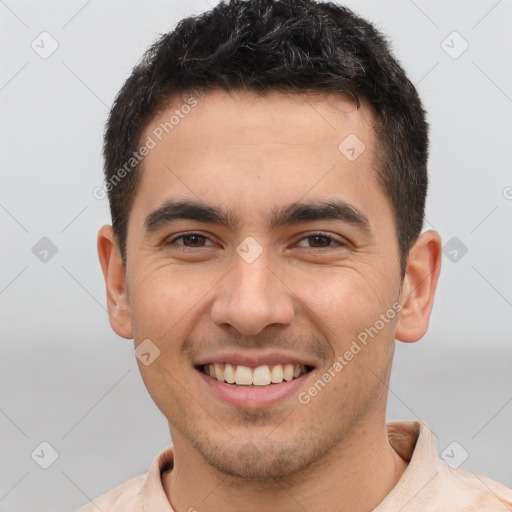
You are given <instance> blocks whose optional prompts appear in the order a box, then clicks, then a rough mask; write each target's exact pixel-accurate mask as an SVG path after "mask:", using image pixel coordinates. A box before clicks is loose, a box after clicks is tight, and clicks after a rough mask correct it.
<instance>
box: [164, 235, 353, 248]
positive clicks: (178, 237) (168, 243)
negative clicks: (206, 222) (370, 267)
mask: <svg viewBox="0 0 512 512" xmlns="http://www.w3.org/2000/svg"><path fill="white" fill-rule="evenodd" d="M190 236H197V237H199V238H202V239H205V240H209V238H208V237H207V236H205V235H202V234H201V233H197V232H195V231H190V232H187V233H182V234H181V235H179V236H176V237H174V238H173V239H172V240H168V241H166V242H165V245H166V246H168V245H171V244H173V243H175V242H176V241H177V240H179V239H180V238H182V239H184V238H186V237H190ZM317 236H318V237H323V238H326V239H328V240H330V241H331V242H334V243H336V244H337V245H338V246H339V247H342V248H343V247H348V243H347V242H344V241H340V240H336V239H335V238H334V237H332V236H330V235H329V234H327V233H324V232H322V231H314V232H312V233H308V234H307V235H305V236H303V237H302V238H300V239H299V242H301V241H302V240H305V239H308V238H314V237H317ZM178 245H182V247H183V249H181V250H187V249H202V248H203V247H204V246H201V247H189V246H186V245H184V244H178ZM335 247H336V246H334V245H329V246H327V247H306V249H313V250H314V249H320V250H323V251H325V250H329V249H333V248H335Z"/></svg>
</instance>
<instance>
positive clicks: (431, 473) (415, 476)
mask: <svg viewBox="0 0 512 512" xmlns="http://www.w3.org/2000/svg"><path fill="white" fill-rule="evenodd" d="M387 430H388V438H389V442H390V443H391V445H392V446H393V448H394V449H395V450H396V451H397V452H398V454H399V455H400V456H401V457H402V458H403V459H404V460H407V461H409V465H408V467H407V469H406V470H405V472H404V473H403V475H402V477H401V478H400V480H399V481H398V483H397V484H396V486H395V487H394V488H393V490H392V491H391V492H390V493H389V494H388V495H387V496H386V497H385V498H384V500H383V501H382V502H381V503H380V505H379V506H378V507H377V508H375V509H374V511H373V512H391V511H393V512H399V511H400V512H419V511H421V512H477V511H478V512H480V511H492V512H501V511H503V512H511V511H512V489H509V488H508V487H505V486H504V485H502V484H500V483H498V482H495V481H493V480H490V479H489V478H486V477H483V476H479V475H475V474H474V473H470V472H468V471H463V470H461V469H454V468H452V467H451V466H450V465H448V464H447V463H446V462H444V461H443V460H441V459H440V458H439V456H438V452H437V446H436V442H435V440H434V437H433V435H432V431H431V430H430V428H429V426H428V425H427V424H426V423H425V422H423V421H395V422H391V423H388V424H387ZM173 457H174V452H173V449H172V447H170V448H166V449H165V450H162V451H161V452H160V453H159V454H158V455H157V456H156V457H155V458H154V459H153V462H152V463H151V466H150V468H149V472H148V473H146V474H144V475H141V476H138V477H135V478H132V479H131V480H128V481H127V482H125V483H123V484H121V485H119V486H118V487H115V488H114V489H112V490H111V491H108V492H106V493H105V494H102V495H101V496H99V497H98V498H96V499H95V500H93V501H92V502H91V503H89V504H87V505H85V506H83V507H82V508H80V509H79V510H78V511H77V512H98V510H101V511H102V512H173V509H172V507H171V506H170V504H169V501H168V500H167V497H166V495H165V492H164V489H163V487H162V479H161V475H162V473H163V471H164V470H168V469H170V468H172V464H173ZM192 510H193V508H192Z"/></svg>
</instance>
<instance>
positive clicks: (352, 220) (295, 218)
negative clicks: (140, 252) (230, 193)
mask: <svg viewBox="0 0 512 512" xmlns="http://www.w3.org/2000/svg"><path fill="white" fill-rule="evenodd" d="M265 218H266V221H267V224H268V226H269V227H270V229H275V228H277V227H279V226H285V225H290V224H299V223H301V222H311V221H315V220H337V221H342V222H346V223H348V224H352V225H354V226H356V227H357V228H359V229H361V230H362V231H364V232H365V233H367V234H371V232H372V229H371V225H370V221H369V220H368V217H367V216H366V215H365V214H364V213H363V212H362V211H361V210H359V209H358V208H356V207H355V206H352V205H350V204H348V203H346V202H345V201H342V200H340V199H335V200H330V201H327V202H322V201H314V202H308V203H291V204H288V205H284V206H281V207H275V208H273V209H272V210H271V211H270V213H268V214H267V215H266V217H265ZM183 219H186V220H195V221H198V222H205V223H211V224H218V225H221V226H225V227H228V228H230V229H236V227H237V226H238V225H239V222H240V219H239V217H238V216H237V214H236V212H233V211H229V210H226V209H224V208H222V207H219V206H212V205H208V204H205V203H202V202H200V201H195V200H189V199H180V200H172V199H171V200H168V201H166V202H165V203H163V204H162V205H161V206H160V207H159V208H157V209H156V210H154V211H153V212H151V213H150V214H149V215H148V216H147V217H146V219H145V221H144V231H145V232H146V233H149V234H150V233H153V232H155V231H157V230H159V229H160V228H162V227H164V226H166V225H168V224H170V223H172V222H175V221H177V220H183Z"/></svg>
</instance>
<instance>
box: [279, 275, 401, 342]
mask: <svg viewBox="0 0 512 512" xmlns="http://www.w3.org/2000/svg"><path fill="white" fill-rule="evenodd" d="M289 278H290V279H292V275H291V274H289ZM290 287H291V288H292V290H293V291H294V293H295V294H296V296H297V297H298V299H299V301H300V302H302V303H303V304H304V305H305V306H306V310H305V311H304V314H305V315H309V316H311V313H313V316H312V317H311V320H313V321H316V320H318V321H321V322H322V323H323V324H324V326H325V328H326V329H327V332H328V333H329V332H330V334H328V337H329V338H332V337H333V336H334V337H335V338H336V339H337V340H341V341H343V340H345V341H346V339H347V337H349V336H356V335H357V334H358V333H359V332H360V331H361V329H364V328H365V327H369V326H371V325H373V324H374V323H375V321H376V320H377V319H378V318H379V316H380V314H382V313H385V312H386V310H387V309H389V308H390V307H391V306H392V299H391V297H392V295H393V294H392V293H391V291H392V289H391V285H390V283H385V282H379V280H378V278H376V276H375V274H371V273H363V272H362V271H361V269H359V268H358V269H355V268H349V267H346V268H342V267H337V268H332V267H328V268H325V269H322V270H319V271H318V272H316V273H312V274H308V275H302V276H295V277H294V278H293V284H291V286H290ZM308 310H309V313H308ZM315 319H316V320H315Z"/></svg>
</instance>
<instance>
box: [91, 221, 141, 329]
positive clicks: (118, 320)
mask: <svg viewBox="0 0 512 512" xmlns="http://www.w3.org/2000/svg"><path fill="white" fill-rule="evenodd" d="M98 257H99V260H100V264H101V269H102V270H103V277H104V279H105V287H106V291H107V309H108V317H109V321H110V325H111V326H112V329H113V330H114V331H115V332H116V333H117V334H118V335H119V336H121V337H122V338H126V339H131V338H133V331H132V326H131V316H130V308H129V305H128V299H127V294H126V275H125V267H124V265H123V261H122V258H121V254H120V251H119V248H118V244H117V241H116V239H115V237H114V232H113V229H112V226H103V227H102V228H101V229H100V231H99V232H98Z"/></svg>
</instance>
